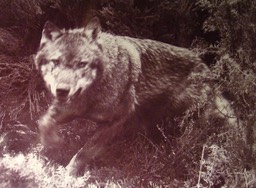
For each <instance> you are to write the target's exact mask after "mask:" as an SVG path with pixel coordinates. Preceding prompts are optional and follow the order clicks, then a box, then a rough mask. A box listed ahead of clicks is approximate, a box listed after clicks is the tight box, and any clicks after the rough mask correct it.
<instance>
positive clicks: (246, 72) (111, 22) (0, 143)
mask: <svg viewBox="0 0 256 188" xmlns="http://www.w3.org/2000/svg"><path fill="white" fill-rule="evenodd" d="M144 2H147V4H140V3H139V1H136V0H134V1H108V0H100V1H79V0H74V1H65V0H58V1H52V0H46V1H41V0H38V1H36V0H33V1H17V2H16V1H15V2H14V1H13V2H9V1H7V0H3V1H1V3H0V7H1V8H2V9H1V10H3V11H2V12H1V13H0V22H1V23H0V27H1V28H0V37H1V41H0V129H1V130H0V133H1V139H0V151H1V155H0V187H10V188H12V187H197V188H199V187H200V188H201V187H247V188H251V187H256V177H255V174H256V172H255V169H256V161H255V160H256V142H255V140H256V128H255V127H256V124H255V122H256V115H255V114H256V102H255V101H256V98H255V91H256V84H255V83H256V76H255V75H256V62H255V57H256V56H255V54H256V53H255V49H256V48H255V44H256V42H255V41H256V40H255V39H256V38H255V36H256V33H255V31H256V29H255V28H256V23H255V20H256V15H255V10H256V4H255V2H254V1H252V0H245V1H243V0H237V1H231V0H230V1H215V0H197V1H193V2H192V1H189V0H182V1H172V2H171V1H169V0H164V1H154V2H153V1H150V0H145V1H144ZM3 7H4V8H3ZM89 9H90V10H89ZM84 11H85V12H84ZM86 11H88V12H86ZM93 15H97V16H99V17H100V19H101V20H102V22H103V23H102V26H103V29H104V30H107V31H111V32H113V33H115V34H121V35H129V36H135V37H140V38H152V39H156V40H160V41H164V42H167V43H171V44H176V45H179V46H186V47H191V48H193V50H194V51H196V52H198V53H200V54H202V56H203V55H204V54H207V53H208V52H209V51H210V50H213V52H214V53H213V55H212V54H211V53H210V54H211V57H210V58H209V57H208V59H207V58H206V59H207V62H206V63H207V65H208V66H209V68H210V69H211V70H212V72H213V76H212V77H211V81H213V83H214V84H213V85H212V88H215V90H214V92H215V91H218V92H220V93H222V94H223V95H224V96H225V98H226V99H227V100H228V101H229V104H230V107H231V109H232V116H233V115H235V118H234V117H228V116H226V118H233V119H235V120H234V121H233V123H226V124H223V122H222V121H220V120H219V119H211V118H212V117H213V115H214V113H215V112H214V111H211V109H210V107H209V106H208V107H209V108H206V109H204V111H207V110H208V111H209V113H208V114H210V115H209V116H207V117H206V116H204V115H202V113H201V111H200V110H198V108H197V107H195V108H194V109H190V110H188V112H187V113H186V114H185V115H184V116H183V117H180V118H178V119H175V120H170V119H166V120H163V122H160V123H159V124H157V129H158V131H159V133H160V135H161V138H162V139H161V142H160V143H157V144H156V143H154V142H152V141H151V140H150V139H149V138H147V137H145V136H143V135H139V136H138V137H137V138H136V139H135V140H132V141H130V142H122V141H120V142H117V143H116V145H114V146H113V148H112V149H113V150H112V151H110V152H109V154H108V155H106V156H105V157H106V159H107V161H108V162H107V163H102V164H100V165H98V167H97V168H94V169H92V170H91V171H86V172H85V174H84V176H82V177H79V178H75V177H72V176H69V174H68V172H67V171H66V169H65V165H66V164H67V163H68V161H69V160H70V159H71V158H72V155H73V154H75V153H76V151H77V150H78V149H79V147H81V146H82V145H83V143H84V142H86V141H87V139H89V137H90V136H91V135H92V134H93V132H94V131H95V124H93V123H92V122H87V121H83V120H76V121H73V122H71V123H68V124H67V125H65V127H62V129H61V130H60V133H61V134H62V135H63V136H64V137H65V139H66V143H67V144H66V147H65V148H59V149H58V150H55V151H44V150H43V149H42V147H41V146H40V144H39V143H38V142H39V140H38V133H37V122H36V120H37V119H38V118H39V117H40V115H41V114H42V113H43V112H45V110H46V109H47V106H48V105H49V103H50V97H49V96H48V95H47V92H46V91H45V87H44V85H43V81H42V78H41V76H40V75H39V73H38V72H37V71H36V70H35V68H34V66H33V55H32V54H33V53H34V52H35V51H36V49H37V46H38V43H39V41H40V37H41V36H40V34H41V29H42V26H43V24H44V22H45V21H46V20H49V19H50V20H51V21H55V22H57V25H60V26H63V27H76V26H80V25H82V24H83V23H82V22H86V20H87V19H88V17H91V16H93ZM212 95H214V94H213V93H212ZM212 100H213V99H212ZM208 102H209V103H210V102H213V101H208ZM224 103H225V102H224ZM205 105H206V106H207V104H205ZM220 107H221V105H220ZM222 107H223V106H222ZM222 107H221V108H222ZM224 108H225V107H224ZM194 112H196V114H197V115H198V117H199V118H198V119H197V120H196V119H193V118H192V117H194V116H193V114H194ZM224 117H225V116H224ZM234 122H235V123H234ZM174 124H175V125H177V126H175V127H174V126H173V125H174ZM38 144H39V145H38Z"/></svg>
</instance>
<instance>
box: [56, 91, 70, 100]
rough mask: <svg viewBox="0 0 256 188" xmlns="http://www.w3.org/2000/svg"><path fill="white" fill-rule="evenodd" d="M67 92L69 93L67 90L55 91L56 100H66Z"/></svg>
mask: <svg viewBox="0 0 256 188" xmlns="http://www.w3.org/2000/svg"><path fill="white" fill-rule="evenodd" d="M69 91H70V90H69V89H56V95H57V98H59V99H65V98H67V96H68V94H69Z"/></svg>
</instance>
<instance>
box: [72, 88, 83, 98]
mask: <svg viewBox="0 0 256 188" xmlns="http://www.w3.org/2000/svg"><path fill="white" fill-rule="evenodd" d="M81 91H82V88H81V87H80V88H79V89H78V90H77V91H76V92H75V94H74V95H73V97H72V98H75V97H77V96H78V95H80V94H81Z"/></svg>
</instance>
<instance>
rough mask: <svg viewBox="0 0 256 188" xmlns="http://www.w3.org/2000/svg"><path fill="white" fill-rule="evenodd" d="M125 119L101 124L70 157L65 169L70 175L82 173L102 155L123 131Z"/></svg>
mask: <svg viewBox="0 0 256 188" xmlns="http://www.w3.org/2000/svg"><path fill="white" fill-rule="evenodd" d="M124 123H125V120H124V119H121V120H119V121H116V122H114V123H111V125H102V127H100V128H99V129H98V130H97V132H96V133H95V135H94V136H93V137H92V138H91V139H90V141H88V142H87V143H86V144H85V145H84V146H83V147H82V148H81V149H80V150H79V151H78V152H77V154H76V155H75V156H74V157H73V158H72V159H71V161H70V163H69V164H68V165H67V167H66V169H67V170H68V171H69V173H70V174H71V175H74V176H79V175H83V173H84V172H85V170H86V167H88V166H89V165H90V164H92V162H94V161H95V160H96V161H97V160H98V159H100V158H101V157H103V155H104V153H105V152H106V151H107V150H108V145H110V144H111V143H112V142H113V140H114V139H115V138H116V137H117V136H120V135H121V134H122V133H123V129H124Z"/></svg>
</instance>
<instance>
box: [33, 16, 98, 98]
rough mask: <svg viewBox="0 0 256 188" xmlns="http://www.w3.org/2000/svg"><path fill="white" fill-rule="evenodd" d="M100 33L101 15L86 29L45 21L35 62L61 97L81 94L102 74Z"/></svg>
mask: <svg viewBox="0 0 256 188" xmlns="http://www.w3.org/2000/svg"><path fill="white" fill-rule="evenodd" d="M100 32H101V27H100V24H99V20H98V19H97V18H94V19H92V20H91V21H90V22H89V23H88V25H87V26H86V27H85V28H80V29H74V30H60V29H59V28H58V27H56V26H55V25H54V24H52V23H50V22H47V23H46V24H45V26H44V28H43V33H42V39H41V43H40V48H39V50H38V52H37V54H36V55H35V64H36V68H37V69H38V70H39V71H40V72H41V73H42V76H43V78H44V81H45V83H46V86H47V88H48V89H49V91H50V92H51V93H52V95H53V96H54V97H55V98H57V99H58V100H65V101H66V100H69V99H71V98H73V97H76V96H79V95H80V94H81V93H83V92H85V91H86V90H87V89H88V88H89V87H90V86H91V85H92V84H93V83H94V82H95V80H97V79H98V78H99V77H100V74H101V72H102V63H101V62H102V59H101V57H102V48H101V45H100V44H99V42H98V41H99V40H98V39H99V38H100Z"/></svg>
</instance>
